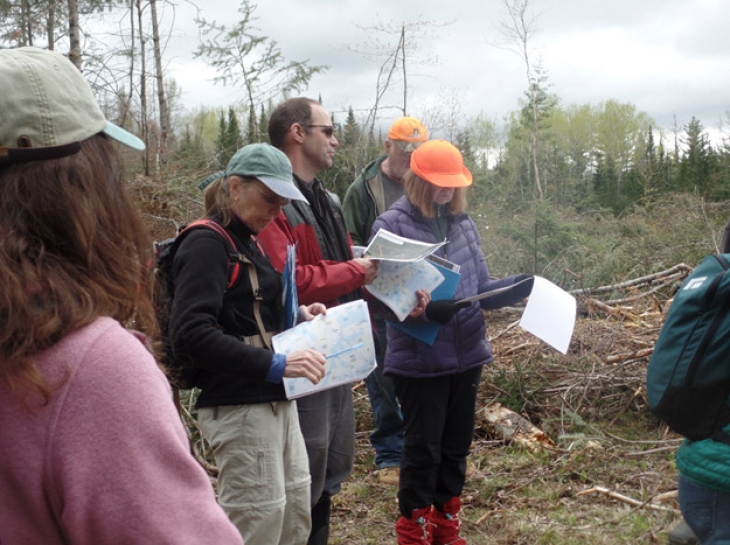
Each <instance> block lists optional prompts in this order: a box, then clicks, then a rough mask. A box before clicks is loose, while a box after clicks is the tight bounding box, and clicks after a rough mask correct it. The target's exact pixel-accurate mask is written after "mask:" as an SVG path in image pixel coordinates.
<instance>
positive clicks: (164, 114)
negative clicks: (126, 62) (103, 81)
mask: <svg viewBox="0 0 730 545" xmlns="http://www.w3.org/2000/svg"><path fill="white" fill-rule="evenodd" d="M150 8H151V10H152V41H153V44H154V53H155V72H156V77H157V102H158V103H159V107H160V144H159V146H160V147H159V150H160V159H161V160H162V162H163V163H165V162H167V150H168V146H167V136H168V134H169V131H170V111H169V109H168V107H167V98H166V97H165V81H164V77H163V69H162V51H161V48H160V29H159V24H158V21H157V0H150Z"/></svg>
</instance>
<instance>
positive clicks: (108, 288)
mask: <svg viewBox="0 0 730 545" xmlns="http://www.w3.org/2000/svg"><path fill="white" fill-rule="evenodd" d="M152 259H153V254H152V245H151V243H150V239H149V235H148V233H147V229H146V228H145V225H144V223H143V221H142V218H141V215H140V212H139V210H138V208H137V206H136V204H135V203H134V202H133V200H132V198H131V197H130V195H129V194H128V192H127V190H126V188H125V180H124V175H123V168H122V166H121V162H120V159H119V156H118V153H117V150H116V147H115V144H113V143H112V142H111V141H110V140H109V139H108V138H107V137H105V136H104V135H101V134H98V135H96V136H92V137H91V138H89V139H87V140H85V141H83V142H82V144H81V151H80V152H78V153H76V154H74V155H71V156H68V157H63V158H60V159H52V160H46V161H32V162H28V163H19V164H12V165H8V166H4V167H1V168H0V278H2V279H3V289H2V290H0V321H1V322H2V324H3V327H2V328H0V379H4V380H8V381H9V382H10V384H11V386H13V389H14V391H16V393H17V387H18V386H19V385H20V384H25V385H32V386H35V387H36V388H37V390H38V391H40V393H41V394H42V395H43V397H44V399H45V400H46V402H47V401H48V399H49V397H50V395H51V392H50V390H49V387H48V385H47V384H46V383H45V382H44V380H43V377H42V376H41V375H40V373H39V372H38V371H37V369H35V367H34V365H33V362H32V358H33V356H34V355H35V354H37V353H39V352H41V351H43V350H45V349H47V348H49V347H51V346H53V345H54V344H55V343H57V342H58V341H59V340H61V339H62V338H64V337H65V336H66V335H68V334H69V333H71V332H73V331H75V330H77V329H78V328H80V327H82V326H84V325H87V324H89V323H91V322H92V321H93V320H95V319H96V318H98V317H100V316H110V317H112V318H114V319H116V320H117V321H119V322H120V323H121V324H123V325H125V326H128V327H133V328H135V329H137V330H139V331H141V332H143V333H145V334H147V335H148V336H149V337H150V338H155V337H156V336H157V322H156V320H155V315H154V309H153V305H152V303H151V301H150V293H151V290H150V286H149V282H150V276H151V275H150V274H149V269H150V267H149V264H150V263H151V260H152Z"/></svg>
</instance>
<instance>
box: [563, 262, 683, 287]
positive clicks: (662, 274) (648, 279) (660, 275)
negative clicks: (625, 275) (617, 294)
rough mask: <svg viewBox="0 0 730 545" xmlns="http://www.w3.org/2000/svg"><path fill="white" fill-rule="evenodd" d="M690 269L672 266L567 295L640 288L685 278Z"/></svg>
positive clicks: (679, 265) (681, 264)
mask: <svg viewBox="0 0 730 545" xmlns="http://www.w3.org/2000/svg"><path fill="white" fill-rule="evenodd" d="M692 269H693V267H690V266H689V265H687V264H686V263H678V264H677V265H674V266H673V267H670V268H668V269H666V270H663V271H659V272H656V273H653V274H647V275H646V276H641V277H639V278H634V279H632V280H627V281H625V282H620V283H618V284H611V285H608V286H600V287H598V288H579V289H576V290H572V291H570V292H568V293H571V294H573V295H587V294H596V293H605V292H612V291H617V290H621V289H626V288H630V287H634V286H640V285H642V284H651V283H653V282H655V281H657V280H662V279H666V278H667V277H674V276H675V274H676V273H680V276H687V274H689V272H690V271H691V270H692Z"/></svg>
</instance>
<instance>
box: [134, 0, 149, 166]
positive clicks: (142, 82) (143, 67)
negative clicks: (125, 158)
mask: <svg viewBox="0 0 730 545" xmlns="http://www.w3.org/2000/svg"><path fill="white" fill-rule="evenodd" d="M135 4H136V7H137V26H138V31H139V62H140V72H139V102H140V108H141V110H142V111H141V112H140V118H139V120H140V130H141V133H142V139H143V140H144V141H145V143H146V142H147V141H148V140H149V139H148V134H147V133H148V130H147V129H148V127H147V63H146V60H145V38H144V31H143V29H142V2H141V1H140V0H136V2H135ZM144 173H145V176H149V175H150V148H149V146H147V147H145V150H144Z"/></svg>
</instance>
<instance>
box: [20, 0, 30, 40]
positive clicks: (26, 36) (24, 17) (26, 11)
mask: <svg viewBox="0 0 730 545" xmlns="http://www.w3.org/2000/svg"><path fill="white" fill-rule="evenodd" d="M20 14H21V19H20V40H19V41H20V45H33V23H32V22H31V21H32V20H33V17H32V14H31V11H30V2H29V1H28V0H23V1H22V2H21V4H20Z"/></svg>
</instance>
